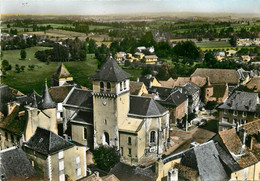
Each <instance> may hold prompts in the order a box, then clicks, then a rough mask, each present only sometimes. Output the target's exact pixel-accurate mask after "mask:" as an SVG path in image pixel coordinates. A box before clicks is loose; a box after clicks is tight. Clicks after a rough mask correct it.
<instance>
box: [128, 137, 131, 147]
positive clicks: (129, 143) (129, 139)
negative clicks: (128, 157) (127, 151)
mask: <svg viewBox="0 0 260 181" xmlns="http://www.w3.org/2000/svg"><path fill="white" fill-rule="evenodd" d="M131 144H132V140H131V137H128V145H131Z"/></svg>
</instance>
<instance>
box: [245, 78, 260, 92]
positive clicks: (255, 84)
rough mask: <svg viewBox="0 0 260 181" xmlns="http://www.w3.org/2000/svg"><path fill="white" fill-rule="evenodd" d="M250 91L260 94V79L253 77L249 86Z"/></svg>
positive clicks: (247, 85)
mask: <svg viewBox="0 0 260 181" xmlns="http://www.w3.org/2000/svg"><path fill="white" fill-rule="evenodd" d="M246 87H247V88H248V89H252V90H254V92H258V93H260V77H253V78H252V79H251V80H250V81H249V82H248V83H247V84H246Z"/></svg>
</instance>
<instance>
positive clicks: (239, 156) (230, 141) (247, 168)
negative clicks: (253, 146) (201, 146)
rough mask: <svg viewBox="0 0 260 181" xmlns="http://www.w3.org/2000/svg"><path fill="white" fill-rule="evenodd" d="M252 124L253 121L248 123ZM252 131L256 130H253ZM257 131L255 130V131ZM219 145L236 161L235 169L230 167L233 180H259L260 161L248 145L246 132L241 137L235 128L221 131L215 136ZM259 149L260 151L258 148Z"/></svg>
mask: <svg viewBox="0 0 260 181" xmlns="http://www.w3.org/2000/svg"><path fill="white" fill-rule="evenodd" d="M248 124H252V123H248ZM252 132H254V131H253V130H252ZM254 133H255V132H254ZM213 139H214V140H215V141H216V142H218V144H219V146H220V147H222V148H223V149H224V150H226V151H227V152H228V153H230V155H231V156H232V158H231V159H230V160H233V161H235V162H234V163H233V164H232V165H233V166H236V167H235V169H230V171H229V175H230V178H231V180H258V179H259V178H260V177H259V176H260V175H259V174H260V162H259V160H258V158H257V157H256V156H255V155H254V154H253V152H252V151H251V150H250V149H248V147H246V145H245V144H246V134H244V135H243V136H242V139H241V138H239V136H238V135H237V133H236V131H235V129H233V128H231V129H228V130H223V131H220V132H219V135H218V136H216V137H215V138H213ZM258 151H260V150H259V149H258Z"/></svg>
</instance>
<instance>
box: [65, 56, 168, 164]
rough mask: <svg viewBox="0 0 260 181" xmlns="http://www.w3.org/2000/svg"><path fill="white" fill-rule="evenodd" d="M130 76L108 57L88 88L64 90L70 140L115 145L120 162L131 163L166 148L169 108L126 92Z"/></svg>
mask: <svg viewBox="0 0 260 181" xmlns="http://www.w3.org/2000/svg"><path fill="white" fill-rule="evenodd" d="M130 77H131V75H130V74H129V73H127V72H125V71H124V70H122V69H121V68H120V67H119V66H118V64H117V62H116V61H115V60H114V59H113V58H112V57H109V58H108V59H107V60H106V62H105V63H104V64H103V66H102V67H101V68H100V70H98V71H97V72H96V73H95V74H94V75H92V76H91V78H90V80H91V83H92V90H80V89H77V88H74V89H72V90H71V92H70V93H69V94H68V96H67V97H66V99H65V101H64V102H63V106H64V109H65V110H64V117H65V121H64V124H70V125H71V128H70V132H71V139H72V140H74V141H77V142H79V143H82V144H86V146H88V147H93V148H94V149H96V148H98V147H99V146H101V145H104V146H111V147H115V148H116V149H117V150H120V153H121V158H122V161H123V162H125V163H127V164H130V165H135V164H138V163H140V162H142V161H144V160H149V159H153V158H158V157H160V156H161V155H162V153H163V151H165V150H166V149H167V140H168V137H169V112H168V111H167V110H166V109H165V108H164V107H162V106H161V105H160V104H159V103H158V102H156V101H155V100H154V99H152V98H147V97H142V96H136V95H130V81H129V78H130ZM77 95H78V96H80V97H78V96H77ZM76 99H77V101H76ZM90 119H91V120H90ZM64 127H68V126H67V125H65V126H64ZM75 128H76V129H75ZM91 129H92V130H93V131H91V132H92V134H87V133H85V132H87V131H89V130H91ZM65 133H66V130H65ZM87 137H88V138H87ZM89 137H92V138H90V139H89ZM88 140H93V141H91V144H93V145H90V143H86V141H88Z"/></svg>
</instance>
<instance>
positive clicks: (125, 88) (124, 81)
mask: <svg viewBox="0 0 260 181" xmlns="http://www.w3.org/2000/svg"><path fill="white" fill-rule="evenodd" d="M124 89H126V81H125V80H124Z"/></svg>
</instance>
